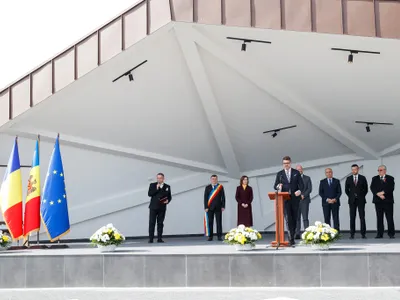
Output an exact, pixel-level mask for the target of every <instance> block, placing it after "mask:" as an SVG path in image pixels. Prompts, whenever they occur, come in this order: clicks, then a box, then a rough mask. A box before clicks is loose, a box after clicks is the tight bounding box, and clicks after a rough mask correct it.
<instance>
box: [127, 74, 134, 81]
mask: <svg viewBox="0 0 400 300" xmlns="http://www.w3.org/2000/svg"><path fill="white" fill-rule="evenodd" d="M128 77H129V81H133V75H132V73H129V75H128Z"/></svg>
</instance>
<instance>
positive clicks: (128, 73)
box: [112, 59, 147, 82]
mask: <svg viewBox="0 0 400 300" xmlns="http://www.w3.org/2000/svg"><path fill="white" fill-rule="evenodd" d="M145 63H147V59H146V60H145V61H142V62H141V63H140V64H138V65H137V66H135V67H133V68H132V69H130V70H128V71H126V72H125V73H123V74H122V75H120V76H118V77H117V78H115V79H114V80H113V81H112V82H116V81H117V80H119V79H121V78H122V77H125V76H128V78H129V81H133V74H132V71H133V70H135V69H137V68H139V67H140V66H141V65H143V64H145Z"/></svg>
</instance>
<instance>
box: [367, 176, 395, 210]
mask: <svg viewBox="0 0 400 300" xmlns="http://www.w3.org/2000/svg"><path fill="white" fill-rule="evenodd" d="M385 179H386V182H383V181H382V180H381V178H380V177H379V175H377V176H374V177H372V181H371V187H370V188H371V192H372V194H373V195H374V197H373V199H372V202H373V203H384V202H385V203H394V198H393V191H394V186H395V184H394V177H393V176H390V175H385ZM382 191H384V192H385V199H384V200H382V199H381V198H379V197H378V196H377V195H376V194H377V193H379V192H382Z"/></svg>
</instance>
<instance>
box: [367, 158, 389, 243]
mask: <svg viewBox="0 0 400 300" xmlns="http://www.w3.org/2000/svg"><path fill="white" fill-rule="evenodd" d="M394 186H395V184H394V178H393V177H392V176H390V175H387V174H386V166H384V165H381V166H379V167H378V175H377V176H374V177H373V178H372V182H371V186H370V188H371V192H372V194H373V195H374V198H373V200H372V202H373V203H374V204H375V211H376V221H377V222H376V223H377V235H376V237H375V238H376V239H381V238H383V231H384V228H385V227H384V224H383V214H385V216H386V222H387V226H388V235H389V237H390V238H391V239H394V233H395V229H394V221H393V204H394V198H393V191H394Z"/></svg>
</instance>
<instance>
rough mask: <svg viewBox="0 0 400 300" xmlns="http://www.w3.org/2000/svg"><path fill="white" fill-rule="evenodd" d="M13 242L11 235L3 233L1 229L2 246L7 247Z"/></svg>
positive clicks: (0, 242) (0, 239) (0, 243)
mask: <svg viewBox="0 0 400 300" xmlns="http://www.w3.org/2000/svg"><path fill="white" fill-rule="evenodd" d="M11 243H12V239H11V237H9V236H8V235H7V234H5V233H3V231H1V230H0V248H6V247H7V246H8V245H10V244H11Z"/></svg>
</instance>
